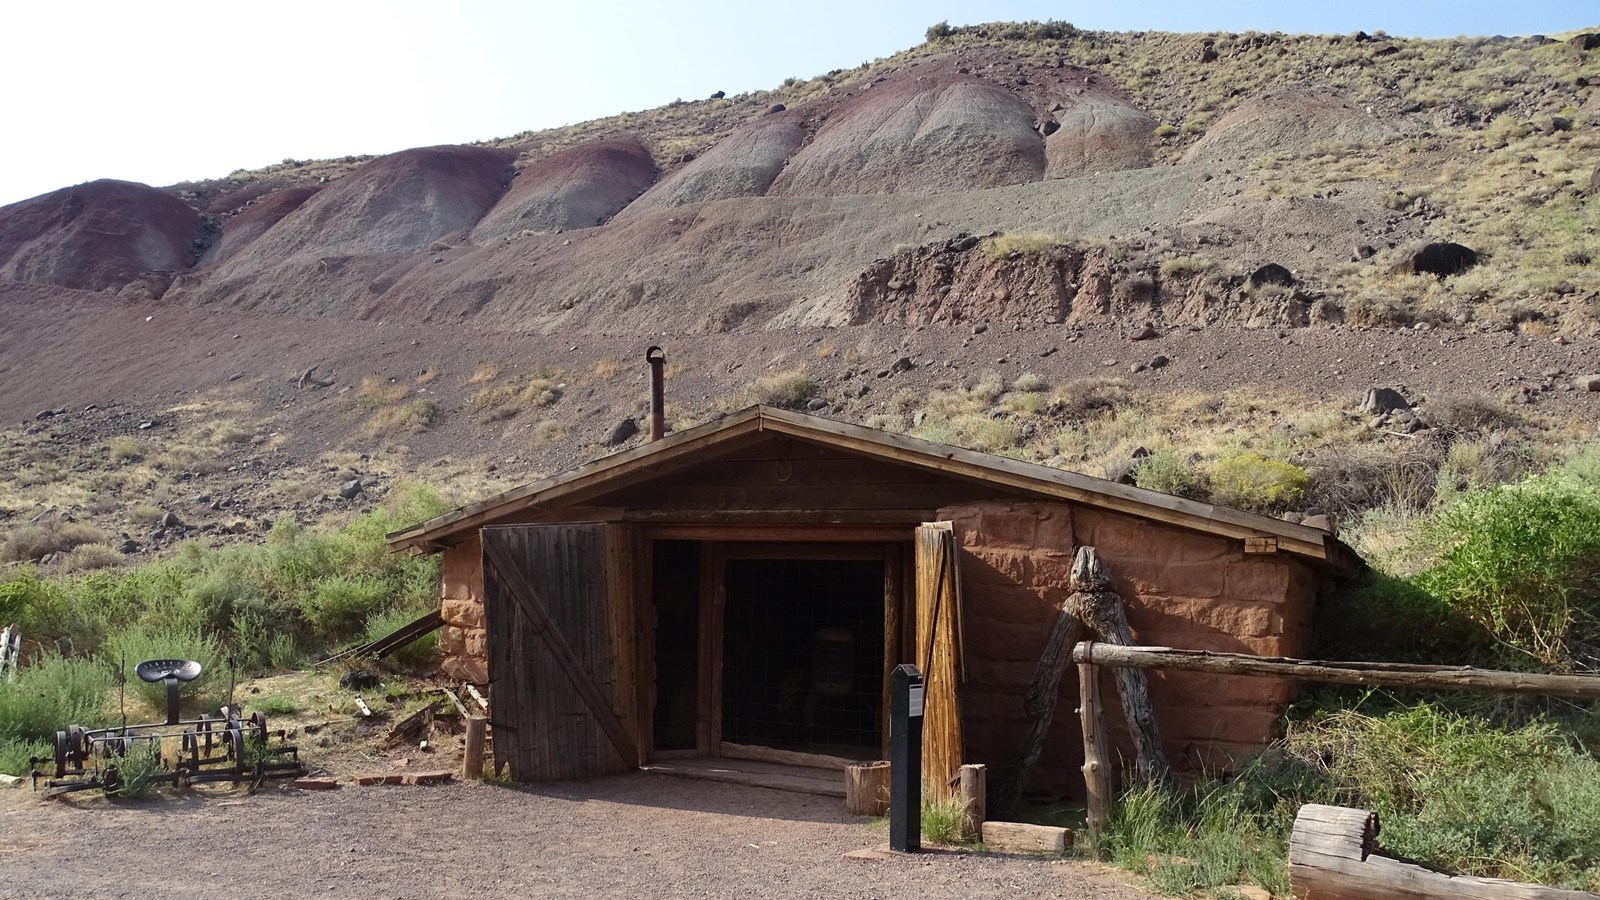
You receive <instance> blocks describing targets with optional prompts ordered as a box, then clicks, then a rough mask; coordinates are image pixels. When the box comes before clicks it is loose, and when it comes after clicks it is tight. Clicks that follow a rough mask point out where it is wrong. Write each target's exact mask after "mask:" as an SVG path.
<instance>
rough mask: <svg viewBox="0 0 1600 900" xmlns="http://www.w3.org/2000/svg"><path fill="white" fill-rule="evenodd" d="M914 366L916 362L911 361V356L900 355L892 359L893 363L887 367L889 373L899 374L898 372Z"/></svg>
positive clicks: (907, 370) (908, 369)
mask: <svg viewBox="0 0 1600 900" xmlns="http://www.w3.org/2000/svg"><path fill="white" fill-rule="evenodd" d="M916 367H917V364H916V363H914V362H912V361H911V357H909V356H902V357H900V358H899V359H897V360H895V361H894V365H892V366H890V367H889V372H890V373H891V374H899V373H900V372H909V371H911V370H912V369H915V368H916Z"/></svg>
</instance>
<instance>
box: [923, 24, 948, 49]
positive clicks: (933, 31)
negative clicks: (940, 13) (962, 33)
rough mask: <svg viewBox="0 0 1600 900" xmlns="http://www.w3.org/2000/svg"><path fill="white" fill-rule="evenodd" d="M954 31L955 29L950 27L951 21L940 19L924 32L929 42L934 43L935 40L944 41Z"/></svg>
mask: <svg viewBox="0 0 1600 900" xmlns="http://www.w3.org/2000/svg"><path fill="white" fill-rule="evenodd" d="M954 33H955V29H953V28H951V27H950V23H949V22H944V21H939V22H935V23H933V24H932V25H929V26H928V30H927V32H926V33H924V34H923V37H924V38H925V39H926V40H927V42H928V43H930V44H932V43H934V42H935V41H942V40H944V39H945V38H947V37H949V36H950V35H952V34H954Z"/></svg>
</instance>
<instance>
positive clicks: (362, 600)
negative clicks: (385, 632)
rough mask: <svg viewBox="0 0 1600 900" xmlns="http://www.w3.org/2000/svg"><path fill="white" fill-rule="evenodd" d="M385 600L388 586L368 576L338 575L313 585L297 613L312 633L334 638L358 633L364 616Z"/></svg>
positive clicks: (368, 614) (387, 596)
mask: <svg viewBox="0 0 1600 900" xmlns="http://www.w3.org/2000/svg"><path fill="white" fill-rule="evenodd" d="M388 602H389V588H388V586H387V585H385V584H384V583H383V582H382V581H379V580H378V579H376V578H373V577H371V576H363V575H338V576H335V577H332V578H329V579H328V580H326V581H324V582H322V583H321V584H319V585H317V587H316V590H315V591H314V592H313V593H312V594H311V595H310V596H308V597H306V598H305V600H304V601H302V604H301V607H300V609H301V612H302V613H303V614H304V615H305V617H306V621H307V622H309V623H310V624H311V627H312V629H313V630H315V632H316V633H317V634H318V635H319V636H321V637H324V638H328V639H330V640H338V639H342V638H347V637H351V636H353V635H356V634H359V633H360V631H361V628H362V626H363V625H364V624H365V622H366V621H367V618H368V617H369V616H371V615H373V614H374V613H376V612H378V611H379V610H381V609H382V608H383V607H384V606H386V605H387V604H388Z"/></svg>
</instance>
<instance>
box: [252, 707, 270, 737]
mask: <svg viewBox="0 0 1600 900" xmlns="http://www.w3.org/2000/svg"><path fill="white" fill-rule="evenodd" d="M250 724H251V725H252V726H253V727H254V728H255V738H256V740H258V741H260V742H262V743H263V744H264V743H266V742H267V714H266V713H264V712H260V711H257V712H253V713H251V714H250Z"/></svg>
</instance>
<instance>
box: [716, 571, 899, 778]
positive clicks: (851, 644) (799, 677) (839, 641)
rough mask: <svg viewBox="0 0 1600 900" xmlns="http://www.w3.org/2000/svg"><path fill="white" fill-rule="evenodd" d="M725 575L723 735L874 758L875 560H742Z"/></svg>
mask: <svg viewBox="0 0 1600 900" xmlns="http://www.w3.org/2000/svg"><path fill="white" fill-rule="evenodd" d="M726 575H727V580H726V586H727V609H726V617H725V621H724V628H725V631H724V639H723V682H722V685H723V686H722V692H723V693H722V696H723V706H722V739H723V740H724V741H728V742H731V743H735V744H757V745H761V746H766V747H775V748H779V749H783V750H796V751H801V752H806V753H819V754H825V755H829V756H840V757H846V758H863V757H876V756H877V754H878V752H879V749H880V735H879V728H880V710H879V707H880V706H881V703H882V692H883V563H882V562H881V561H866V562H863V561H854V560H852V561H838V560H786V559H740V560H730V561H729V562H728V567H727V572H726Z"/></svg>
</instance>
